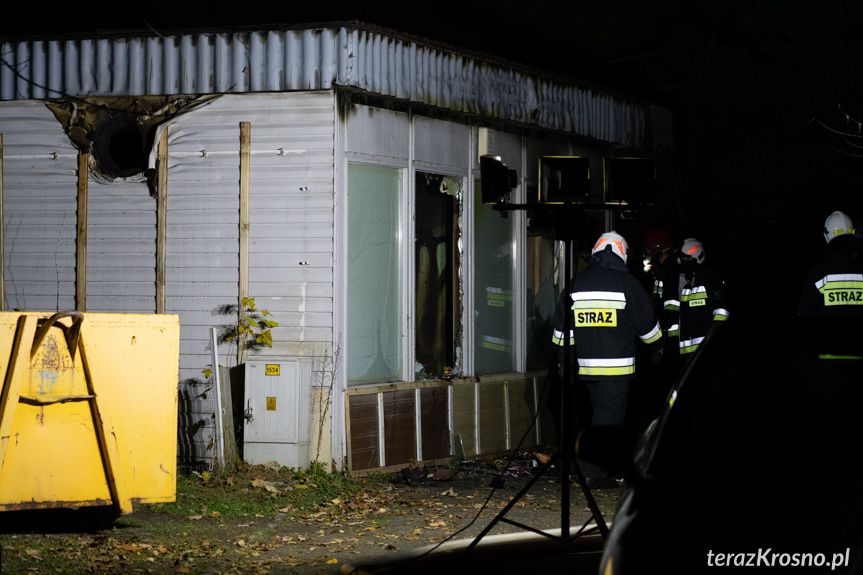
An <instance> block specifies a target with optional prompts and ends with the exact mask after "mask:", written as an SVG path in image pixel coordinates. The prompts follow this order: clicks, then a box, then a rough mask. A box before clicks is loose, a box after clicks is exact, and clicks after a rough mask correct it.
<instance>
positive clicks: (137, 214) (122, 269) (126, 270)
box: [72, 178, 156, 313]
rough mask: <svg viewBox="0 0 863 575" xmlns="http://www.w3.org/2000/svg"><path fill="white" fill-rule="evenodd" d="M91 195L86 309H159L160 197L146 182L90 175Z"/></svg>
mask: <svg viewBox="0 0 863 575" xmlns="http://www.w3.org/2000/svg"><path fill="white" fill-rule="evenodd" d="M87 198H88V199H87V312H112V313H155V311H156V200H154V199H153V198H152V197H150V192H149V190H148V189H147V185H146V183H144V182H123V181H114V182H111V183H102V182H99V181H96V180H94V179H93V178H90V180H89V183H88V192H87ZM72 307H74V305H73V306H72Z"/></svg>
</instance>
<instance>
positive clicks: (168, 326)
mask: <svg viewBox="0 0 863 575" xmlns="http://www.w3.org/2000/svg"><path fill="white" fill-rule="evenodd" d="M179 339H180V324H179V318H178V317H177V316H175V315H148V314H102V313H81V312H77V311H67V312H60V313H56V314H48V313H38V312H33V313H29V312H0V377H2V382H3V388H2V395H0V512H3V511H14V510H26V509H50V508H79V507H95V506H104V507H106V508H109V510H112V511H114V512H116V514H118V515H119V514H123V513H130V512H131V511H132V505H133V503H139V502H140V503H149V502H160V501H173V500H174V498H175V496H176V480H177V478H176V469H177V464H176V460H177V378H178V366H179V347H180V344H179Z"/></svg>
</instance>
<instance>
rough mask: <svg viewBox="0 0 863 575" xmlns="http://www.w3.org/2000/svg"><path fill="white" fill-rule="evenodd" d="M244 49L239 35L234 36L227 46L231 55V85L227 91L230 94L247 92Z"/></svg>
mask: <svg viewBox="0 0 863 575" xmlns="http://www.w3.org/2000/svg"><path fill="white" fill-rule="evenodd" d="M245 48H246V46H245V42H243V41H242V40H241V39H240V36H239V35H235V36H234V39H233V41H232V42H231V43H230V46H229V49H230V54H231V85H230V87H229V88H228V91H230V92H235V93H241V92H246V91H247V85H246V80H247V74H246V54H245V52H246V50H245Z"/></svg>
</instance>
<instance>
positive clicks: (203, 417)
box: [166, 93, 335, 459]
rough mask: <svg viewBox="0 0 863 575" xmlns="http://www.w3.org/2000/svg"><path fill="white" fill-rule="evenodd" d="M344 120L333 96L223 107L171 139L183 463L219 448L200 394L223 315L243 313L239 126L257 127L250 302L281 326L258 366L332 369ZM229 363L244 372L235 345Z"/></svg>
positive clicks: (170, 245) (171, 284)
mask: <svg viewBox="0 0 863 575" xmlns="http://www.w3.org/2000/svg"><path fill="white" fill-rule="evenodd" d="M334 114H335V106H334V95H333V94H332V93H292V94H262V95H244V96H224V97H222V98H220V99H219V100H217V101H215V102H213V103H211V104H209V105H207V106H204V107H202V108H199V109H197V110H195V111H193V112H191V113H189V114H186V115H184V116H182V117H179V118H177V120H176V121H174V122H172V123H171V125H170V127H169V128H168V129H169V132H168V158H169V168H168V214H167V218H168V230H167V251H168V261H167V264H168V269H167V274H166V291H167V305H166V309H167V311H168V312H169V313H178V314H179V315H180V323H181V336H182V342H181V356H180V381H181V382H183V383H181V387H180V393H181V400H182V401H183V402H184V403H185V406H186V409H187V414H186V415H185V417H181V420H183V421H184V423H185V424H186V425H185V426H186V428H187V429H188V430H190V431H192V430H193V431H194V433H189V434H188V435H186V436H182V435H181V442H180V452H181V454H186V455H187V456H188V458H190V459H193V458H194V457H195V456H201V455H202V454H203V453H204V450H205V448H206V445H207V443H208V441H209V438H210V437H212V429H211V428H212V421H211V419H210V418H209V414H211V413H212V412H213V399H212V394H208V395H207V396H206V397H205V396H204V392H205V391H206V389H207V386H203V385H198V384H196V383H194V381H195V380H198V381H202V380H203V379H204V378H203V375H202V370H204V369H205V368H212V360H211V347H212V346H211V345H210V329H211V328H212V327H217V328H219V331H220V333H221V332H223V331H224V329H225V328H226V327H227V326H230V325H235V324H236V321H237V318H236V314H235V313H231V314H229V315H224V314H222V313H220V310H221V309H222V308H223V307H224V306H228V305H236V304H238V303H239V299H238V298H239V277H240V276H239V229H240V219H239V217H240V214H239V208H240V123H241V122H249V123H250V125H251V161H250V194H249V195H250V200H249V203H250V222H249V289H248V293H249V296H250V297H253V298H254V299H255V303H256V305H257V307H258V308H259V309H267V310H268V311H269V312H270V314H271V315H272V318H271V319H274V320H275V321H277V322H279V326H278V327H276V328H274V329H273V330H272V336H273V347H272V348H263V349H261V350H259V351H257V352H254V351H253V352H250V354H249V358H250V359H251V358H252V357H261V358H264V357H273V358H293V357H301V356H305V357H309V356H314V357H316V358H317V360H316V364H317V365H323V364H325V363H327V362H326V361H325V360H324V359H322V357H323V356H325V354H327V353H329V351H330V347H331V341H332V309H333V295H332V291H333V146H334V143H333V138H334V132H333V131H334ZM219 362H220V364H221V365H224V366H233V365H236V364H237V348H236V345H234V344H222V345H220V349H219ZM313 369H315V367H314V366H313ZM315 377H318V378H319V377H320V374H317V375H313V380H314V378H315ZM181 415H182V414H181Z"/></svg>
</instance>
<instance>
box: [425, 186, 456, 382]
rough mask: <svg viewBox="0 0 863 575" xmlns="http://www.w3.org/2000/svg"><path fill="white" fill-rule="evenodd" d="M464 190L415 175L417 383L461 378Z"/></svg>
mask: <svg viewBox="0 0 863 575" xmlns="http://www.w3.org/2000/svg"><path fill="white" fill-rule="evenodd" d="M461 188H462V180H461V179H460V178H454V177H450V176H442V175H437V174H429V173H424V172H417V173H416V212H415V213H416V238H415V240H416V242H415V258H416V316H415V326H416V332H415V335H416V348H415V349H416V362H417V363H416V373H415V375H416V379H429V378H435V377H449V376H453V375H460V373H461V345H460V341H461V282H460V279H459V274H460V270H459V267H460V261H461V257H460V247H461V239H460V235H461V234H460V226H459V217H460V210H459V202H460V199H461Z"/></svg>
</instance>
